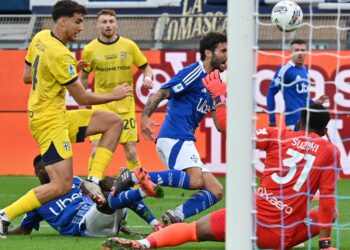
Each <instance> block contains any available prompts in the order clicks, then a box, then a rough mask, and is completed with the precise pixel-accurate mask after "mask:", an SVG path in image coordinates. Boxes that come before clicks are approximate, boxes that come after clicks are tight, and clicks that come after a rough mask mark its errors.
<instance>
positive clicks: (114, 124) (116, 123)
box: [110, 114, 123, 133]
mask: <svg viewBox="0 0 350 250" xmlns="http://www.w3.org/2000/svg"><path fill="white" fill-rule="evenodd" d="M112 115H113V116H112V117H111V119H110V129H112V130H113V131H115V132H116V133H120V131H122V130H123V120H122V119H121V118H120V116H118V115H115V114H112Z"/></svg>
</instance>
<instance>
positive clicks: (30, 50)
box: [24, 40, 35, 65]
mask: <svg viewBox="0 0 350 250" xmlns="http://www.w3.org/2000/svg"><path fill="white" fill-rule="evenodd" d="M34 43H35V41H34V40H33V41H32V42H31V43H30V45H29V48H28V50H27V54H26V57H25V59H24V60H25V62H26V63H27V64H28V65H32V63H33V47H34Z"/></svg>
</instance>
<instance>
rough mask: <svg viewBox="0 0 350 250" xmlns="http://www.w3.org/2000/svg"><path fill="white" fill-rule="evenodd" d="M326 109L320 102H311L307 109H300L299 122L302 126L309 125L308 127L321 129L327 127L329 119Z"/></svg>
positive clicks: (316, 129)
mask: <svg viewBox="0 0 350 250" xmlns="http://www.w3.org/2000/svg"><path fill="white" fill-rule="evenodd" d="M330 119H331V118H330V115H329V112H328V110H327V109H326V108H325V107H324V106H323V105H322V104H320V103H313V104H311V105H310V106H309V108H308V109H304V110H302V111H301V123H302V125H303V126H304V127H307V125H308V126H309V129H312V130H315V131H322V130H323V129H325V128H326V127H327V124H328V122H329V120H330Z"/></svg>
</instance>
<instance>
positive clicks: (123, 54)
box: [120, 51, 126, 60]
mask: <svg viewBox="0 0 350 250" xmlns="http://www.w3.org/2000/svg"><path fill="white" fill-rule="evenodd" d="M120 58H121V59H123V60H124V59H125V58H126V52H125V51H122V52H120Z"/></svg>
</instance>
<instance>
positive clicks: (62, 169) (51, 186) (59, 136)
mask: <svg viewBox="0 0 350 250" xmlns="http://www.w3.org/2000/svg"><path fill="white" fill-rule="evenodd" d="M35 139H36V141H37V143H38V144H39V146H40V151H41V154H42V157H43V163H44V165H45V169H46V171H47V173H48V175H49V178H50V183H48V184H45V185H41V186H38V187H36V188H33V189H32V190H30V191H29V192H27V193H26V194H25V195H23V196H22V197H21V198H20V199H18V200H17V201H15V202H14V203H12V204H11V205H9V206H7V207H5V208H4V209H3V210H1V211H0V217H1V221H3V222H7V223H5V224H7V226H8V224H9V222H10V221H11V220H12V219H14V218H16V217H17V216H19V215H21V214H24V213H26V212H29V211H31V210H33V209H36V208H38V207H40V206H41V205H42V204H45V203H47V202H48V201H51V200H53V199H55V198H57V197H59V196H62V195H64V194H65V193H67V192H68V191H69V190H70V189H71V186H72V181H73V166H72V164H73V161H72V155H73V152H72V147H71V144H70V141H69V136H68V130H67V129H61V128H59V129H51V130H48V131H44V132H43V133H38V134H37V136H36V138H35ZM2 224H4V223H2ZM5 227H6V225H5ZM0 229H1V228H0ZM2 231H3V232H0V235H1V234H4V231H6V228H4V227H2ZM0 237H1V236H0Z"/></svg>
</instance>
